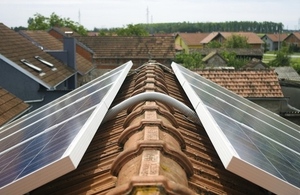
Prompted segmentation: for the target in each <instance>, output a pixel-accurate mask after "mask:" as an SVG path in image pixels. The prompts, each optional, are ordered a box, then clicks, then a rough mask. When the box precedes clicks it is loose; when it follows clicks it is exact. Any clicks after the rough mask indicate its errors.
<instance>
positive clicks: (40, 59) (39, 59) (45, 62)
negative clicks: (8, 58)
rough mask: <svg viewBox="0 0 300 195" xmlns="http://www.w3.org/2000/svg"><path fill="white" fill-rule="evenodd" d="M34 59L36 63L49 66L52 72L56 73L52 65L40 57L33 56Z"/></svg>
mask: <svg viewBox="0 0 300 195" xmlns="http://www.w3.org/2000/svg"><path fill="white" fill-rule="evenodd" d="M34 58H35V59H37V60H38V61H40V62H42V63H43V64H45V65H47V66H49V67H50V68H52V71H56V70H57V69H56V68H55V67H54V65H53V64H52V63H50V62H48V61H46V60H44V59H43V58H41V57H40V56H34Z"/></svg>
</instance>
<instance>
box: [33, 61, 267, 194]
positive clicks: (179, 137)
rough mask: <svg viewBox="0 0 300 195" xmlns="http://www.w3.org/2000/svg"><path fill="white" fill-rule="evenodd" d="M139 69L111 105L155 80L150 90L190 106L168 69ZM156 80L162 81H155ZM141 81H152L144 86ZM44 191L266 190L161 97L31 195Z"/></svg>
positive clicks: (116, 122)
mask: <svg viewBox="0 0 300 195" xmlns="http://www.w3.org/2000/svg"><path fill="white" fill-rule="evenodd" d="M136 72H137V73H136V74H130V76H128V77H127V79H126V80H125V82H124V83H123V85H122V87H121V89H120V91H119V93H118V95H117V96H116V98H115V100H114V102H113V105H112V106H115V105H117V104H118V103H120V102H122V101H124V100H125V99H128V98H130V97H131V96H132V95H133V94H135V93H136V91H140V92H141V91H143V90H140V89H142V88H143V87H145V85H147V84H149V83H151V82H152V85H151V87H149V88H148V89H147V90H152V91H153V90H155V89H156V90H157V91H162V93H164V94H168V95H169V96H170V97H172V98H175V99H177V100H179V101H181V102H183V103H184V104H186V105H187V106H189V107H190V108H191V103H190V102H189V100H188V98H187V97H186V95H185V93H184V91H183V89H182V88H181V85H180V84H179V83H178V81H177V79H176V77H175V75H174V74H173V73H172V72H169V71H168V69H163V68H160V66H157V64H153V63H151V64H148V65H147V66H145V67H144V68H140V69H139V70H137V71H136ZM157 78H159V82H157V83H155V81H157V80H156V79H157ZM143 80H144V81H146V80H148V81H147V82H144V83H143V84H140V83H141V82H142V81H143ZM158 83H159V84H158ZM162 86H165V87H162ZM166 89H167V91H165V90H166ZM145 190H146V191H145ZM45 192H47V194H125V193H126V194H128V193H131V194H140V193H143V192H148V193H149V192H152V193H153V194H267V192H266V191H265V190H264V189H262V188H260V187H259V186H257V185H255V184H253V183H251V182H249V181H247V180H245V179H243V178H241V177H239V176H237V175H235V174H233V173H231V172H229V171H227V170H225V168H224V167H223V164H222V162H221V160H220V159H219V157H218V155H217V153H216V151H215V149H214V147H213V145H212V143H211V141H210V139H209V138H208V135H207V134H206V132H205V130H204V128H203V126H202V125H196V124H195V123H193V122H191V121H189V120H187V119H186V117H185V116H184V115H183V113H181V111H180V110H177V109H174V108H172V106H169V105H166V104H164V103H162V102H159V101H141V102H138V103H137V104H135V105H133V106H131V107H129V108H128V109H127V110H123V111H121V112H120V113H119V114H118V115H117V116H116V117H114V118H112V119H111V120H108V121H107V122H105V123H103V124H102V125H101V126H100V127H99V130H98V131H97V133H96V135H95V137H94V138H93V140H92V142H91V144H90V146H89V148H88V150H87V151H86V153H85V155H84V157H83V159H82V160H81V162H80V164H79V166H78V168H77V169H76V170H74V171H72V172H70V173H68V174H66V175H64V176H62V177H60V178H58V179H56V180H54V181H52V182H50V183H48V184H46V185H44V186H42V187H40V188H38V189H36V190H34V191H32V192H30V194H33V195H36V194H44V193H45Z"/></svg>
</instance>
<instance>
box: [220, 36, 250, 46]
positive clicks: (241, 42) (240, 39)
mask: <svg viewBox="0 0 300 195" xmlns="http://www.w3.org/2000/svg"><path fill="white" fill-rule="evenodd" d="M223 47H225V48H249V47H250V45H249V44H248V41H247V38H246V37H244V36H240V35H232V36H230V37H228V38H227V39H226V41H225V42H224V43H223Z"/></svg>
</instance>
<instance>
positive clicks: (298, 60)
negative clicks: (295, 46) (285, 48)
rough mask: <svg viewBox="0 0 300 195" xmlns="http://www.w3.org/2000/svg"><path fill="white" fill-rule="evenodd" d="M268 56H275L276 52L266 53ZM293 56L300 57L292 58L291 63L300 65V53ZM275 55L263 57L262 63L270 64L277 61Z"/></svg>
mask: <svg viewBox="0 0 300 195" xmlns="http://www.w3.org/2000/svg"><path fill="white" fill-rule="evenodd" d="M266 54H275V52H274V51H268V52H266ZM292 55H293V56H298V57H296V58H291V63H297V64H300V53H293V54H292ZM275 57H276V56H275V55H274V56H269V55H265V54H264V55H263V59H262V62H263V63H266V64H268V63H269V62H270V61H272V60H274V59H275Z"/></svg>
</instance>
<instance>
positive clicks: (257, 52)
mask: <svg viewBox="0 0 300 195" xmlns="http://www.w3.org/2000/svg"><path fill="white" fill-rule="evenodd" d="M212 51H217V52H218V53H222V52H224V51H226V52H234V53H236V55H239V56H261V57H262V56H263V54H264V52H263V50H262V49H255V48H202V49H191V52H199V53H201V54H202V55H208V54H209V53H211V52H212Z"/></svg>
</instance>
